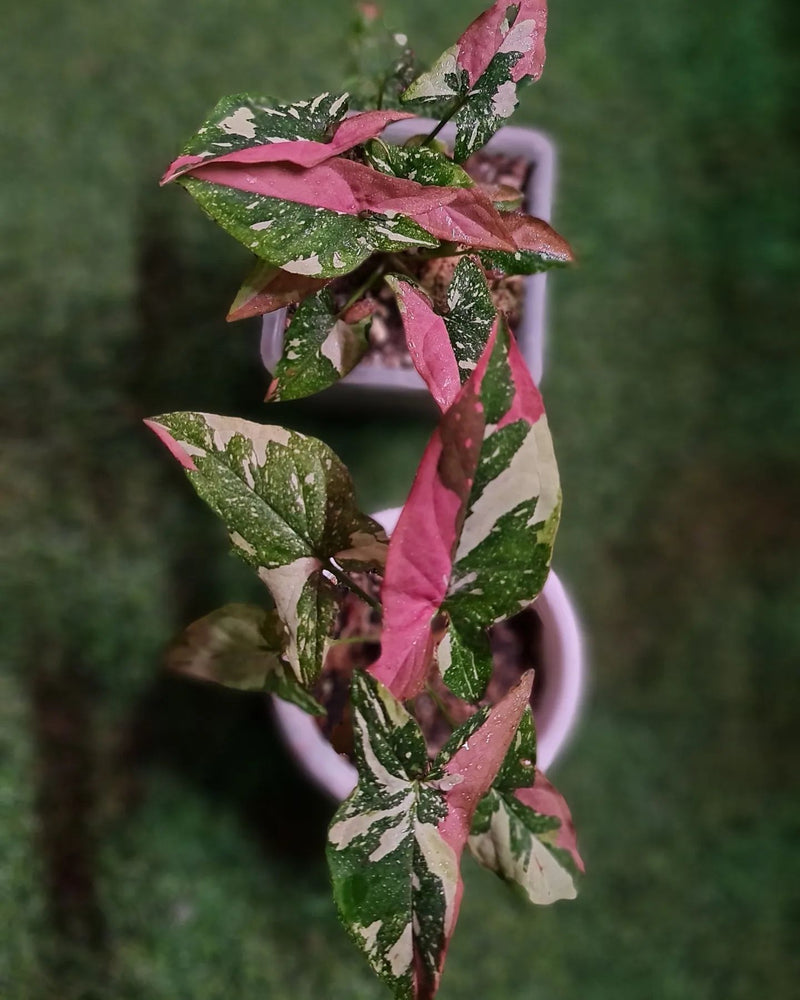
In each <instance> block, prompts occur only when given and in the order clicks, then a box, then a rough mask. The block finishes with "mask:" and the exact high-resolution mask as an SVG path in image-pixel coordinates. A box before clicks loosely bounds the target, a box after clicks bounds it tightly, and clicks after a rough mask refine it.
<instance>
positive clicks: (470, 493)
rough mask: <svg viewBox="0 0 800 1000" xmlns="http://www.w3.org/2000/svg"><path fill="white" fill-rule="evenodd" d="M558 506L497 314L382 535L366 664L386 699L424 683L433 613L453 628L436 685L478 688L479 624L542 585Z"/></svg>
mask: <svg viewBox="0 0 800 1000" xmlns="http://www.w3.org/2000/svg"><path fill="white" fill-rule="evenodd" d="M560 508H561V494H560V487H559V479H558V468H557V466H556V461H555V456H554V454H553V446H552V441H551V440H550V432H549V430H548V427H547V419H546V417H545V414H544V407H543V404H542V400H541V396H540V395H539V393H538V390H537V389H536V387H535V386H534V384H533V382H532V380H531V377H530V373H529V372H528V370H527V368H526V367H525V362H524V361H523V359H522V357H521V355H520V353H519V349H518V348H517V346H516V344H515V342H514V340H513V338H512V337H511V336H510V335H509V333H508V331H507V329H506V328H505V325H504V324H502V323H501V322H498V323H497V324H496V325H495V328H494V330H493V332H492V334H491V337H490V339H489V342H488V344H487V346H486V349H485V351H484V352H483V355H482V356H481V359H480V361H479V363H478V365H477V368H476V369H475V371H474V372H473V374H472V375H471V376H470V378H469V380H468V381H467V382H466V383H465V385H464V386H463V387H462V388H461V390H460V392H459V393H458V396H457V397H456V399H455V402H453V404H452V405H451V406H450V408H449V409H448V410H447V411H446V412H445V414H444V416H443V417H442V421H441V423H440V425H439V427H438V429H437V430H436V432H435V433H434V435H433V437H432V438H431V441H430V443H429V444H428V447H427V449H426V451H425V454H424V455H423V458H422V462H421V463H420V466H419V469H418V471H417V475H416V478H415V480H414V485H413V487H412V489H411V493H410V494H409V497H408V500H407V501H406V505H405V507H404V508H403V512H402V514H401V515H400V519H399V521H398V523H397V527H396V528H395V531H394V533H393V535H392V541H391V544H390V546H389V555H388V559H387V565H386V574H385V576H384V581H383V589H382V596H383V606H384V619H383V633H382V640H381V655H380V658H379V659H378V661H377V662H376V663H375V664H373V666H372V667H371V668H370V670H371V671H372V673H373V674H374V675H375V676H376V677H377V678H378V679H379V680H380V681H381V682H382V683H383V684H385V685H386V686H387V687H388V688H389V689H390V690H391V691H392V693H393V694H394V695H395V697H397V698H401V699H406V698H411V697H413V696H414V695H416V694H418V693H419V691H420V690H421V689H422V687H423V686H424V684H425V679H426V676H427V673H428V670H429V668H430V664H431V659H432V655H433V650H434V638H433V632H432V629H431V623H432V621H433V619H434V617H435V616H436V615H437V614H438V613H439V612H440V611H444V612H446V613H447V614H448V615H449V617H450V629H451V633H452V634H451V636H450V639H449V640H448V643H447V644H446V645H445V646H444V651H443V655H446V652H449V653H450V663H449V668H448V669H446V670H445V671H444V673H443V676H444V679H445V682H446V683H447V684H448V686H449V687H450V688H451V689H452V690H453V691H455V692H456V693H457V694H459V695H460V696H461V697H463V698H466V699H468V700H477V699H479V698H480V697H481V696H482V694H483V690H484V688H485V685H486V682H487V680H488V677H489V675H490V674H491V657H490V655H489V652H488V643H487V642H486V640H485V629H486V627H487V623H492V622H495V621H500V620H502V619H504V618H508V617H510V616H511V615H512V614H514V613H516V612H517V611H518V610H519V608H520V607H522V606H525V605H527V604H529V603H530V602H531V601H532V600H533V599H534V598H535V597H536V596H537V594H538V593H539V591H540V590H541V588H542V586H543V585H544V582H545V579H546V578H547V573H548V571H549V566H550V559H551V556H552V548H553V541H554V538H555V532H556V528H557V526H558V518H559V513H560ZM454 643H455V647H454ZM454 648H455V649H456V651H457V653H458V655H457V656H453V655H452V653H453V649H454Z"/></svg>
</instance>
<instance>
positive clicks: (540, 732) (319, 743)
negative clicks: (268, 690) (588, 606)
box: [272, 507, 586, 801]
mask: <svg viewBox="0 0 800 1000" xmlns="http://www.w3.org/2000/svg"><path fill="white" fill-rule="evenodd" d="M399 516H400V508H399V507H395V508H392V509H390V510H385V511H381V512H379V513H378V514H376V515H374V517H375V519H376V520H377V521H379V522H380V524H381V525H382V526H383V527H384V528H385V530H386V531H387V532H391V531H392V529H393V528H394V526H395V524H396V523H397V518H398V517H399ZM534 603H535V605H536V611H537V613H538V615H539V617H540V619H541V621H542V647H543V655H544V657H545V659H546V660H547V662H551V658H552V659H553V660H555V662H558V663H560V665H561V669H560V670H559V671H558V672H557V673H556V674H552V675H551V676H550V677H549V679H548V686H547V687H546V688H545V697H544V700H543V702H542V704H541V705H540V707H539V710H538V711H537V719H536V729H537V748H536V758H537V764H538V766H539V768H541V770H542V771H548V770H549V769H550V767H551V766H552V764H553V762H554V761H555V760H556V758H557V757H558V755H559V754H560V753H561V751H562V750H563V749H564V746H565V745H566V743H567V741H568V739H569V736H570V734H571V733H572V731H573V729H574V727H575V724H576V722H577V721H578V716H579V714H580V709H581V703H582V700H583V694H584V689H585V680H586V679H585V663H584V655H583V642H582V639H581V632H580V627H579V625H578V619H577V616H576V614H575V610H574V608H573V606H572V602H571V601H570V599H569V597H568V595H567V593H566V591H565V589H564V586H563V584H562V583H561V581H560V580H559V578H558V576H556V574H555V573H554V572H552V570H551V572H550V575H549V576H548V578H547V582H546V583H545V585H544V588H543V589H542V592H541V594H540V595H539V596H538V597H537V599H536V601H535V602H534ZM272 705H273V710H274V713H275V719H276V722H277V725H278V729H279V730H280V733H281V736H282V738H283V740H284V742H285V743H286V745H287V747H288V748H289V750H290V752H291V753H292V755H293V756H294V758H295V760H296V761H297V763H298V764H299V766H300V767H301V769H302V770H303V771H304V772H305V774H306V775H307V776H308V777H309V778H310V779H311V780H312V781H313V782H314V783H315V784H316V785H317V786H318V787H320V788H321V789H323V791H325V792H327V793H328V794H329V795H330V796H331V797H332V798H334V799H335V800H337V801H341V800H342V799H345V798H347V796H348V795H349V794H350V792H351V791H352V790H353V788H355V785H356V781H357V777H358V775H357V772H356V769H355V767H354V766H353V765H352V764H351V763H350V761H349V760H348V759H347V757H345V756H344V755H343V754H339V753H337V752H336V751H335V750H334V748H333V747H332V746H331V744H330V743H329V742H328V741H327V740H326V739H325V737H324V736H323V735H322V733H321V732H320V730H319V727H318V726H317V724H316V722H315V721H314V719H313V718H312V716H310V715H308V714H306V713H305V712H304V711H303V710H302V709H300V708H298V707H297V706H296V705H292V704H290V703H289V702H285V701H282V700H281V699H280V698H276V697H273V699H272Z"/></svg>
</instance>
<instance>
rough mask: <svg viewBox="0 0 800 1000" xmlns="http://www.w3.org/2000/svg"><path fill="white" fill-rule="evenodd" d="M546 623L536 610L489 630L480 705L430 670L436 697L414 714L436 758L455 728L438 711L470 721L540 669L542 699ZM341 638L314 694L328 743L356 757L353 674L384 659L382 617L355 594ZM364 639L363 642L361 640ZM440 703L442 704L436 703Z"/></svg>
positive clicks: (419, 703)
mask: <svg viewBox="0 0 800 1000" xmlns="http://www.w3.org/2000/svg"><path fill="white" fill-rule="evenodd" d="M353 578H354V579H355V580H356V582H357V583H359V584H360V585H361V586H362V587H363V588H364V589H365V590H366V591H367V592H369V593H370V594H372V595H374V596H376V597H377V596H378V593H379V580H378V578H377V577H375V576H374V575H373V574H356V573H354V574H353ZM541 631H542V625H541V621H540V619H539V616H538V615H537V614H536V612H535V611H534V610H533V608H526V609H525V610H523V611H521V612H520V613H519V614H517V615H515V616H514V617H513V618H510V619H509V620H508V621H505V622H501V623H500V624H499V625H495V626H493V628H492V629H491V630H490V632H489V638H490V641H491V646H492V654H493V660H494V671H493V673H492V677H491V680H490V681H489V685H488V687H487V690H486V695H485V696H484V698H483V699H482V700H481V701H480V703H479V704H478V705H471V704H469V703H468V702H465V701H462V700H461V699H460V698H457V697H456V696H455V695H454V694H453V693H452V692H451V691H449V690H448V689H447V688H446V687H445V685H444V682H443V681H442V679H441V677H440V676H439V673H438V671H437V670H433V671H432V672H431V677H430V687H431V689H432V691H433V694H434V697H432V696H431V695H430V694H427V693H423V694H420V695H418V696H417V697H416V698H415V699H414V701H413V703H412V705H411V711H412V713H413V715H414V716H415V717H416V719H417V721H418V722H419V724H420V726H421V727H422V731H423V733H424V734H425V739H426V742H427V744H428V751H429V753H430V754H431V756H434V755H435V754H436V753H437V752H438V751H439V750H440V749H441V748H442V747H443V746H444V744H445V743H446V742H447V739H448V737H449V736H450V733H451V732H452V727H451V725H450V722H449V721H448V719H446V718H445V715H444V714H443V712H442V711H441V709H440V705H443V706H444V708H445V710H446V712H447V715H449V717H450V719H451V720H452V721H453V722H454V723H456V724H457V725H458V724H460V723H462V722H466V720H467V719H468V718H469V717H470V716H471V715H472V714H473V713H474V712H475V711H477V709H478V708H479V707H482V706H483V705H493V704H495V703H496V702H497V701H499V700H500V699H501V698H502V697H503V695H504V694H505V693H506V692H507V691H509V690H510V689H511V688H512V687H513V686H514V684H516V683H517V682H518V681H519V678H520V676H521V675H522V673H524V671H525V670H528V669H530V668H533V669H534V670H535V671H536V674H535V679H534V687H533V697H532V702H533V704H534V705H535V704H536V701H537V699H538V698H540V697H541V692H542V690H543V686H544V683H545V682H546V679H545V677H544V671H543V670H542V669H540V667H541V665H542V655H541ZM336 634H337V637H338V638H339V639H341V640H344V641H342V642H341V644H339V645H334V646H332V647H331V649H330V650H329V652H328V655H327V657H326V659H325V665H324V667H323V670H322V674H321V675H320V679H319V681H318V682H317V686H316V688H315V690H314V695H315V697H316V698H317V700H318V701H319V702H320V703H321V704H322V705H323V706H324V708H325V709H326V710H327V714H326V715H325V716H320V717H319V718H317V720H316V721H317V725H318V726H319V727H320V729H321V730H322V732H323V733H324V735H325V736H326V737H327V738H328V740H330V742H331V744H332V745H333V747H334V749H335V750H336V751H337V752H338V753H343V754H347V755H348V756H351V755H352V751H353V723H352V718H351V714H350V682H351V680H352V676H353V671H354V670H356V669H359V670H363V669H365V668H366V667H368V666H369V665H370V664H371V663H374V662H375V660H377V658H378V656H379V655H380V648H381V647H380V618H379V616H378V613H377V612H376V611H374V610H373V609H372V608H370V607H369V606H368V605H367V604H365V603H364V601H362V600H361V599H360V598H358V597H356V596H355V595H353V594H347V595H346V596H345V598H344V600H343V601H342V603H341V610H340V613H339V620H338V623H337V629H336ZM360 640H364V641H360ZM437 702H438V703H439V704H437Z"/></svg>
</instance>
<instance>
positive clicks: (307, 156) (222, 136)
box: [161, 94, 412, 184]
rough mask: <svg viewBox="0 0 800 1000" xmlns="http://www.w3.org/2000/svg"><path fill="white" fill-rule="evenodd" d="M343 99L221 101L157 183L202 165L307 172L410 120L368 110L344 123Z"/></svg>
mask: <svg viewBox="0 0 800 1000" xmlns="http://www.w3.org/2000/svg"><path fill="white" fill-rule="evenodd" d="M346 113H347V94H338V95H337V94H320V95H319V97H315V98H313V100H310V101H299V102H297V103H296V104H285V105H277V106H275V105H274V102H271V101H269V99H268V98H252V97H249V96H248V95H246V94H236V95H234V96H233V97H226V98H223V100H222V101H220V103H219V104H218V105H217V106H216V108H215V109H214V111H213V112H212V113H211V117H210V118H209V120H208V121H207V122H206V123H205V125H203V127H202V128H201V129H200V131H199V132H198V133H197V135H195V136H194V137H193V138H192V139H191V140H190V141H189V143H188V144H187V145H186V147H185V148H184V150H183V153H182V154H181V155H180V156H179V157H178V158H177V159H176V160H175V161H174V162H173V163H172V164H170V167H169V169H168V170H167V172H166V174H164V176H163V178H162V179H161V183H162V184H168V183H169V182H170V181H172V180H175V178H176V177H180V176H181V175H182V174H185V173H186V172H187V171H189V170H193V169H194V168H195V167H199V166H201V165H202V164H204V163H211V162H222V163H232V164H236V163H238V164H247V163H278V162H280V163H293V164H295V165H296V166H300V167H311V166H314V165H316V164H317V163H322V162H323V161H324V160H327V159H330V157H332V156H338V155H339V154H340V153H344V152H347V151H348V150H350V149H352V148H353V147H354V146H358V145H359V144H361V143H363V142H366V141H367V140H368V139H371V138H372V137H373V136H376V135H378V134H379V133H380V132H382V131H383V130H384V129H385V128H386V126H387V125H389V124H391V123H392V122H396V121H400V120H401V119H403V118H410V117H412V116H411V115H410V114H408V113H407V112H402V111H367V112H365V113H363V114H359V115H353V116H352V117H351V118H347V119H344V116H345V114H346Z"/></svg>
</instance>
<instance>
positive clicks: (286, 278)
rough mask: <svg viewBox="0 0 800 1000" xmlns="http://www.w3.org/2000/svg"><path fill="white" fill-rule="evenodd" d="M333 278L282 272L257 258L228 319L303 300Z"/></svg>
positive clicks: (246, 316) (282, 307)
mask: <svg viewBox="0 0 800 1000" xmlns="http://www.w3.org/2000/svg"><path fill="white" fill-rule="evenodd" d="M330 281H331V279H330V278H310V277H308V276H307V275H304V274H292V273H291V272H289V271H282V270H281V269H280V268H278V267H275V266H274V265H273V264H270V263H268V262H266V261H258V262H257V263H256V266H255V267H254V268H253V270H252V271H251V272H250V274H248V276H247V277H246V278H245V280H244V283H243V284H242V287H241V288H240V289H239V291H238V293H237V295H236V298H235V299H234V301H233V304H232V305H231V308H230V310H229V311H228V315H227V317H226V319H227V320H228V322H229V323H232V322H234V321H235V320H239V319H249V318H250V317H251V316H262V315H263V314H264V313H270V312H275V311H276V310H278V309H284V308H285V307H286V306H289V305H294V304H295V303H296V302H302V301H303V299H305V298H306V297H307V296H309V295H313V294H314V293H315V292H318V291H319V290H320V289H321V288H324V287H325V286H326V285H327V284H329V283H330Z"/></svg>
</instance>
